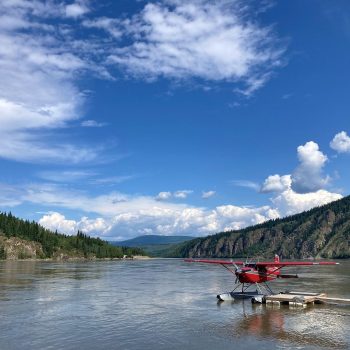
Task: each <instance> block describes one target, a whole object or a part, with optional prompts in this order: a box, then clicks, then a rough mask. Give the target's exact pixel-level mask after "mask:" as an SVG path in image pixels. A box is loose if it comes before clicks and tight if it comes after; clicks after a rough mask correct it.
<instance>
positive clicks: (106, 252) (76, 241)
mask: <svg viewBox="0 0 350 350" xmlns="http://www.w3.org/2000/svg"><path fill="white" fill-rule="evenodd" d="M0 233H1V234H3V235H4V236H6V237H7V238H11V237H18V238H20V239H24V240H28V241H34V242H38V243H40V244H41V246H42V250H43V256H41V258H52V257H54V256H55V253H56V254H57V253H63V254H67V255H69V256H74V255H76V256H84V257H85V258H93V257H96V258H100V259H103V258H122V257H123V256H125V255H126V256H133V255H145V253H144V251H143V250H142V249H140V248H130V247H118V246H114V245H111V244H109V243H108V242H107V241H104V240H102V239H100V238H92V237H90V236H88V235H86V234H84V233H83V232H81V231H78V232H77V234H76V235H73V236H68V235H65V234H61V233H58V232H57V231H56V232H52V231H50V230H48V229H45V228H44V227H43V226H41V225H39V224H38V223H37V222H35V221H29V220H22V219H19V218H17V217H15V216H14V215H12V214H11V212H9V213H6V212H0Z"/></svg>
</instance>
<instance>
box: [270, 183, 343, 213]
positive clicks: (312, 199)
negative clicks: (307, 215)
mask: <svg viewBox="0 0 350 350" xmlns="http://www.w3.org/2000/svg"><path fill="white" fill-rule="evenodd" d="M341 198H342V195H341V194H339V193H332V192H328V191H326V190H318V191H315V192H309V193H296V192H294V191H293V190H292V189H288V190H286V191H284V192H282V193H280V194H278V195H277V196H276V197H275V198H273V199H272V202H273V204H274V205H275V206H276V207H277V208H278V211H279V212H280V215H281V216H287V215H292V214H296V213H300V212H302V211H305V210H309V209H311V208H314V207H318V206H321V205H324V204H327V203H329V202H332V201H335V200H338V199H341Z"/></svg>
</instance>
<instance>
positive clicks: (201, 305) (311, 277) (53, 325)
mask: <svg viewBox="0 0 350 350" xmlns="http://www.w3.org/2000/svg"><path fill="white" fill-rule="evenodd" d="M340 263H341V265H338V266H324V267H323V266H322V267H321V266H319V267H318V266H315V267H304V268H299V269H298V270H297V271H296V270H295V269H291V270H287V269H286V273H288V272H291V273H293V272H299V275H300V277H301V278H299V279H297V280H291V279H288V280H277V281H273V282H272V283H271V284H270V286H271V287H273V288H274V289H275V290H277V291H279V290H285V289H292V290H303V291H322V292H324V291H326V292H327V293H328V295H329V296H335V297H343V298H350V261H340ZM232 277H233V276H232V275H231V274H230V273H228V272H227V271H226V270H224V269H222V268H221V267H220V266H211V265H204V264H190V263H185V262H183V261H182V260H176V259H174V260H165V259H164V260H163V259H155V260H153V259H152V260H147V261H104V262H102V261H101V262H78V263H73V262H72V263H55V262H40V261H39V262H35V261H17V262H10V261H4V262H0V349H1V350H2V349H6V350H7V349H8V350H11V349H66V350H69V349H86V350H88V349H118V350H123V349H142V350H147V349H152V350H158V349H201V350H206V349H259V350H260V349H295V348H298V349H350V306H334V305H333V306H331V305H315V306H313V307H308V308H306V309H289V308H288V306H281V308H279V309H276V308H272V307H267V306H265V305H253V304H251V303H250V301H245V302H243V301H237V302H233V303H231V302H223V303H221V304H218V303H217V300H216V294H218V293H221V292H225V291H229V290H231V289H232V283H233V278H232Z"/></svg>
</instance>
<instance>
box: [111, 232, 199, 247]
mask: <svg viewBox="0 0 350 350" xmlns="http://www.w3.org/2000/svg"><path fill="white" fill-rule="evenodd" d="M190 239H193V237H190V236H160V235H144V236H138V237H135V238H132V239H128V240H126V241H117V242H111V243H112V244H114V245H118V246H122V247H140V246H144V245H159V244H177V243H181V242H185V241H188V240H190Z"/></svg>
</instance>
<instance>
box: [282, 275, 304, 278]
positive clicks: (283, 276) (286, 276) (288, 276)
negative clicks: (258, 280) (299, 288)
mask: <svg viewBox="0 0 350 350" xmlns="http://www.w3.org/2000/svg"><path fill="white" fill-rule="evenodd" d="M277 277H278V278H299V276H298V275H278V276H277Z"/></svg>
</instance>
